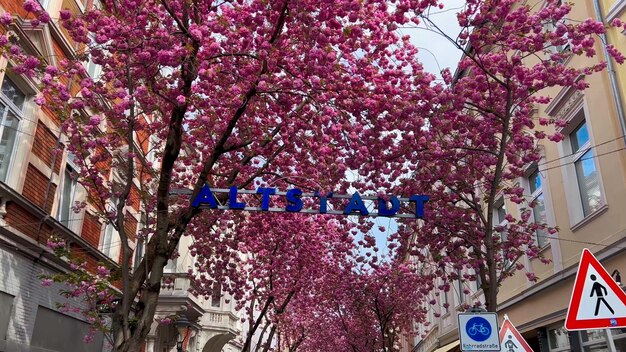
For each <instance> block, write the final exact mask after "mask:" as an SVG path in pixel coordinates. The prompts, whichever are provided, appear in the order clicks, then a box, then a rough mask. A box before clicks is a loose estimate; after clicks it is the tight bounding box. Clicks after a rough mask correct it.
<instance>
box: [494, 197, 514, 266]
mask: <svg viewBox="0 0 626 352" xmlns="http://www.w3.org/2000/svg"><path fill="white" fill-rule="evenodd" d="M500 209H504V217H506V215H507V214H509V212H508V211H507V210H506V203H505V201H504V197H503V196H500V197H499V198H498V199H497V200H496V201H495V203H494V207H493V219H494V221H493V226H494V227H495V226H502V227H504V228H506V227H507V226H508V225H509V222H508V220H506V218H505V219H501V218H500V212H499V210H500ZM496 221H497V223H496ZM503 234H504V235H505V237H504V239H502V238H500V240H501V241H502V242H504V241H506V240H507V238H508V233H507V231H506V230H505V231H504V233H499V234H498V236H502V235H503ZM502 257H503V258H504V251H503V252H502ZM511 264H512V263H511V261H509V260H508V259H505V263H504V269H508V268H509V267H510V265H511Z"/></svg>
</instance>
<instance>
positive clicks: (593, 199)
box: [569, 121, 602, 217]
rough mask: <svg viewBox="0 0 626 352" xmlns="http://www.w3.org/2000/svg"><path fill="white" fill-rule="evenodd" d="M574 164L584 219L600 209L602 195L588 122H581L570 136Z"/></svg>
mask: <svg viewBox="0 0 626 352" xmlns="http://www.w3.org/2000/svg"><path fill="white" fill-rule="evenodd" d="M569 142H570V147H571V151H572V163H573V164H574V169H575V170H576V182H577V183H578V191H579V194H580V202H581V204H582V210H583V217H586V216H587V215H589V214H591V213H593V212H594V211H596V210H598V209H600V207H601V206H602V194H601V192H600V180H599V177H598V172H597V169H596V164H595V160H594V156H593V152H592V150H591V140H590V138H589V130H588V128H587V123H586V121H583V122H581V123H580V124H579V125H578V126H577V127H576V128H575V129H574V131H572V132H571V133H570V134H569Z"/></svg>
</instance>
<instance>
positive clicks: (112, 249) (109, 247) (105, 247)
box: [99, 198, 121, 262]
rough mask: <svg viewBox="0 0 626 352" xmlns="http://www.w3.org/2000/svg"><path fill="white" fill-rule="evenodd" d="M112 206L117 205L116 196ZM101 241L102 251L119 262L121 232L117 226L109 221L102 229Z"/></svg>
mask: <svg viewBox="0 0 626 352" xmlns="http://www.w3.org/2000/svg"><path fill="white" fill-rule="evenodd" d="M111 201H112V206H113V207H115V206H116V205H117V202H118V200H117V199H116V198H113V199H111ZM100 237H101V241H100V247H99V248H100V251H101V252H102V253H103V254H104V255H106V256H107V257H109V258H111V259H112V260H113V261H114V262H117V261H118V259H119V256H120V241H121V240H120V234H119V233H118V231H117V230H116V229H115V226H113V224H112V223H111V222H107V223H106V226H104V229H103V230H102V236H100Z"/></svg>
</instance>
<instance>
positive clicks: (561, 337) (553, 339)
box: [548, 326, 570, 352]
mask: <svg viewBox="0 0 626 352" xmlns="http://www.w3.org/2000/svg"><path fill="white" fill-rule="evenodd" d="M548 347H549V349H550V352H561V351H570V343H569V334H568V332H567V330H565V328H564V327H563V326H560V327H556V328H552V329H548Z"/></svg>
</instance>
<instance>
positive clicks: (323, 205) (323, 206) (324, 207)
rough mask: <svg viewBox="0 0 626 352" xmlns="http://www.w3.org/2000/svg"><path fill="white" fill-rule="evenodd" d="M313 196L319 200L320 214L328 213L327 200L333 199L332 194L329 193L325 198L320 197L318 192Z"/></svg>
mask: <svg viewBox="0 0 626 352" xmlns="http://www.w3.org/2000/svg"><path fill="white" fill-rule="evenodd" d="M315 196H316V197H319V198H320V214H326V212H327V211H328V198H332V197H333V192H330V193H328V194H327V195H325V196H320V192H315Z"/></svg>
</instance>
